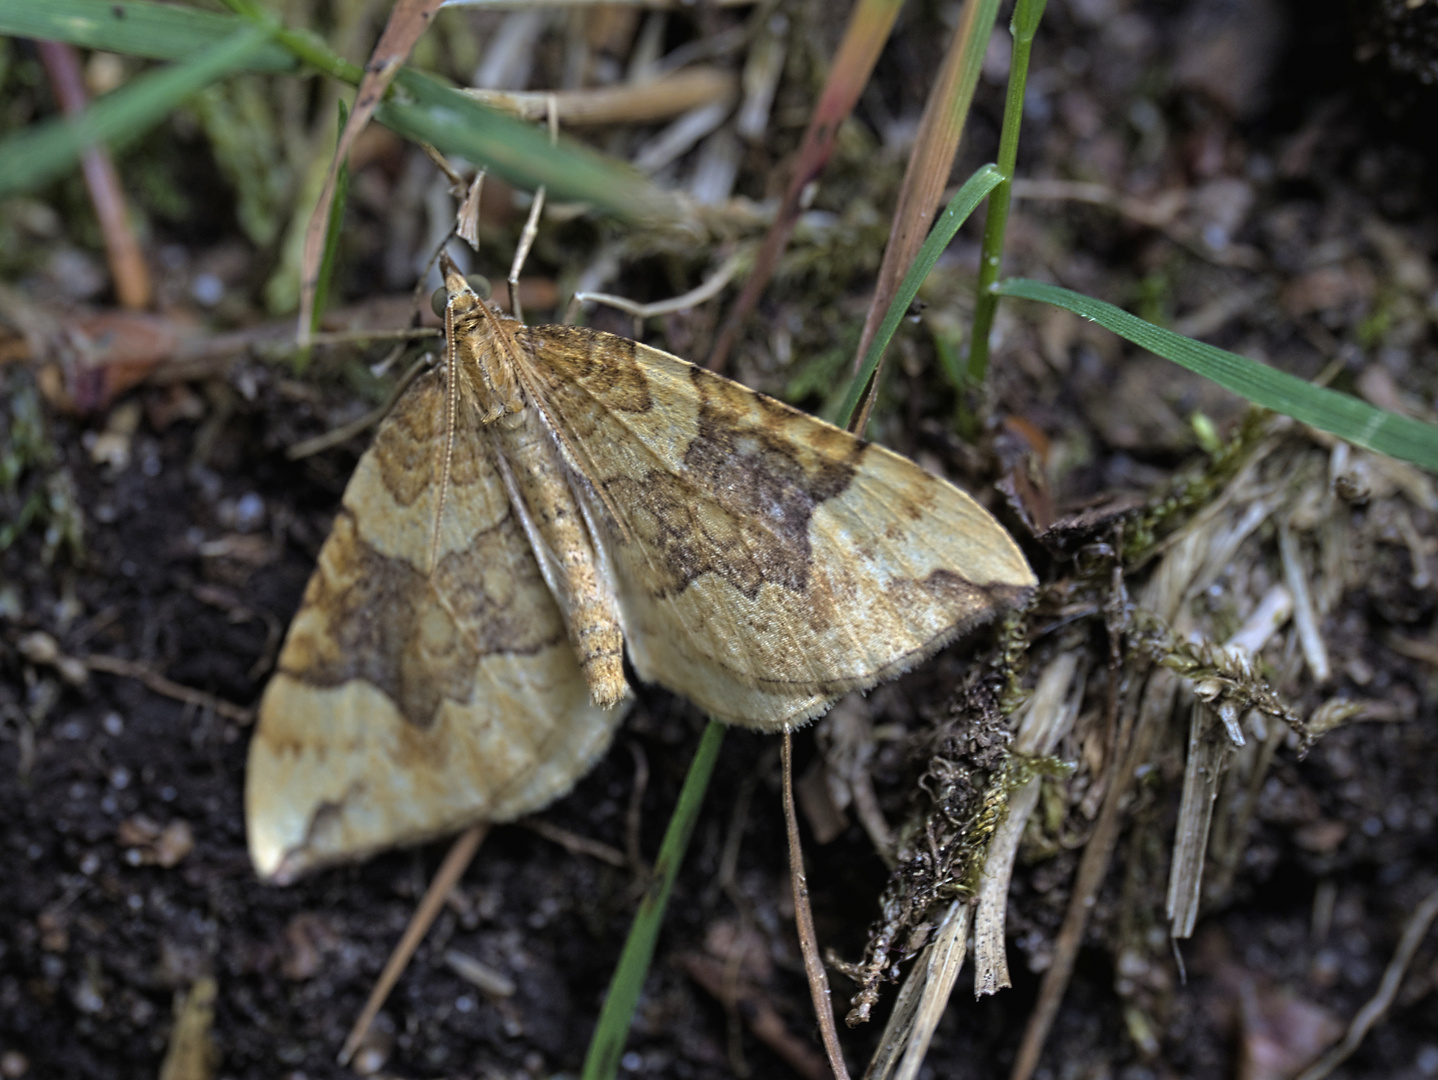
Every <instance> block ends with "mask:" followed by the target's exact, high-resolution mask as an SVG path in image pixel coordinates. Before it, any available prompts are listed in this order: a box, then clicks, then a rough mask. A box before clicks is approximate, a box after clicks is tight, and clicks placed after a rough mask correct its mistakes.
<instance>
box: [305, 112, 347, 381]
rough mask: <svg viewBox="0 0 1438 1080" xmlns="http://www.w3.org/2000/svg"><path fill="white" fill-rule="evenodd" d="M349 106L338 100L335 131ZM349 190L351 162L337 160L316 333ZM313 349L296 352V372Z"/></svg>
mask: <svg viewBox="0 0 1438 1080" xmlns="http://www.w3.org/2000/svg"><path fill="white" fill-rule="evenodd" d="M349 112H350V111H349V109H348V108H347V107H346V106H345V103H344V102H343V101H341V102H340V115H339V124H338V126H337V127H336V128H335V131H336V132H337V133H339V132H343V131H344V129H345V124H346V123H347V122H348V121H349ZM349 190H350V163H349V159H348V158H346V159H345V160H343V161H341V162H340V167H339V171H338V172H337V173H336V174H335V198H334V203H333V204H332V205H331V207H330V217H329V221H328V222H327V223H326V225H325V246H324V251H323V252H322V253H321V254H320V269H319V273H318V274H317V275H316V277H315V302H314V307H313V308H311V309H310V333H311V334H317V333H319V330H320V324H321V323H322V322H323V321H324V315H325V306H326V305H327V304H328V303H329V297H330V282H331V281H333V280H334V273H335V260H336V259H337V258H338V257H339V251H340V234H341V233H343V232H344V220H345V200H346V199H347V198H348V197H349ZM312 351H313V350H312V348H311V346H309V345H305V346H303V347H301V348H300V350H299V351H298V352H296V353H295V371H296V372H299V373H303V372H304V370H305V368H306V367H308V366H309V362H310V354H311V353H312Z"/></svg>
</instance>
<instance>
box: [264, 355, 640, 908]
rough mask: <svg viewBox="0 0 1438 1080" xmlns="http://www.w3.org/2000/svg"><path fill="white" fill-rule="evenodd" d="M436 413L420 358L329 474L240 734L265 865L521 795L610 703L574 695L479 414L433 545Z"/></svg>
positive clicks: (604, 728) (434, 384)
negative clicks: (314, 555)
mask: <svg viewBox="0 0 1438 1080" xmlns="http://www.w3.org/2000/svg"><path fill="white" fill-rule="evenodd" d="M444 424H445V410H444V388H443V378H442V376H440V375H438V374H431V375H428V376H426V377H425V378H423V379H422V380H420V381H419V382H418V383H417V384H416V385H415V386H414V387H412V388H411V389H410V390H409V392H408V393H406V394H405V395H404V397H403V398H402V399H401V400H400V401H399V403H398V404H397V405H396V407H395V410H394V412H393V413H392V414H391V415H390V417H389V418H388V419H387V420H386V421H385V422H384V424H383V425H382V426H381V427H380V429H379V432H378V433H377V435H376V437H375V441H374V445H373V446H372V447H371V448H370V449H369V451H368V452H367V453H366V454H365V455H364V457H363V458H362V459H361V460H360V463H359V466H358V467H357V468H356V470H355V474H354V477H353V478H352V479H351V480H350V483H349V486H348V487H347V488H346V490H345V495H344V503H343V508H342V509H341V511H340V513H339V515H338V517H337V519H336V522H335V527H334V529H333V531H332V532H331V534H330V537H329V539H328V540H327V541H326V542H325V545H324V548H323V550H322V551H321V553H320V558H319V565H318V567H317V568H316V570H315V573H314V576H313V577H312V578H311V580H310V583H309V586H308V587H307V588H306V590H305V596H304V600H303V602H302V604H301V607H300V611H299V613H298V614H297V615H296V616H295V619H294V622H293V623H292V625H291V627H290V631H289V635H288V637H287V639H286V642H285V646H284V649H283V651H282V652H281V654H280V657H279V662H278V672H277V674H276V675H275V676H274V678H273V679H272V680H271V681H270V684H269V686H268V687H267V688H266V690H265V694H264V697H263V699H262V701H261V704H260V716H259V723H258V726H257V729H256V732H255V736H254V739H253V741H252V743H251V746H250V759H249V768H248V773H247V777H246V789H245V813H246V820H247V827H248V832H249V845H250V854H251V858H252V860H253V861H254V864H255V867H256V869H257V870H258V871H259V873H260V875H261V876H262V877H266V878H274V879H277V880H288V879H290V878H293V877H294V876H295V875H297V874H298V873H301V872H303V871H305V870H307V869H310V868H312V867H314V866H317V865H322V864H324V863H330V862H336V861H340V860H346V859H353V858H360V857H363V856H365V855H369V854H372V853H374V852H376V851H379V850H382V849H384V848H386V847H391V846H394V845H396V844H401V843H409V842H414V841H418V840H422V839H426V838H428V837H432V836H436V835H440V834H443V833H446V832H450V831H453V830H456V829H459V828H462V827H464V826H466V825H468V824H470V823H472V822H474V821H477V820H492V821H503V820H509V819H512V818H514V817H518V816H520V815H523V814H526V813H529V812H531V811H533V810H535V809H538V808H539V807H541V806H544V805H545V804H547V803H548V802H550V801H552V800H553V799H555V798H557V797H558V796H560V795H562V794H563V793H565V792H566V791H568V790H569V788H571V787H572V786H573V784H574V782H575V781H576V780H577V779H578V778H579V777H580V776H582V775H583V774H584V773H585V772H587V771H588V769H589V768H590V767H591V766H592V764H593V762H594V761H595V760H597V758H598V757H599V756H600V755H601V754H602V753H603V752H604V750H605V748H606V747H607V746H608V743H609V740H610V737H611V735H612V733H613V731H614V728H615V726H616V725H617V724H618V723H619V721H620V720H621V719H622V717H623V715H624V712H625V711H626V708H627V703H626V706H625V707H620V708H616V709H612V710H605V709H601V708H599V707H598V706H596V705H594V704H593V703H592V702H591V701H590V699H589V693H588V687H587V685H586V683H585V681H584V678H583V676H582V675H581V673H580V670H579V666H578V664H577V662H576V660H575V657H574V652H573V650H572V649H571V648H570V645H569V641H568V639H567V637H566V636H565V630H564V625H563V623H562V621H561V619H560V615H559V611H558V609H557V607H556V606H555V603H554V599H553V597H552V596H551V595H550V593H549V590H548V589H547V588H546V587H545V584H544V581H543V579H542V577H541V576H540V572H539V568H538V566H537V564H536V562H535V558H534V554H533V552H532V551H531V550H530V548H529V545H528V542H527V541H526V540H525V537H524V534H523V531H522V530H521V529H520V527H519V525H518V523H517V522H516V521H515V519H514V516H513V514H512V512H511V510H510V506H509V500H508V497H507V495H506V492H505V490H504V486H503V484H502V483H501V482H500V480H499V477H498V473H497V472H496V469H495V465H494V462H493V459H492V457H491V450H490V446H489V437H488V433H487V432H485V431H484V430H483V429H482V428H481V427H480V426H479V425H478V424H477V423H469V424H461V425H460V426H459V427H458V428H457V430H456V439H455V446H454V454H453V457H452V464H451V469H450V473H449V478H448V488H449V490H448V492H447V494H446V495H445V499H444V513H443V515H442V518H441V519H440V520H439V537H438V542H437V543H436V540H435V528H436V505H437V501H438V499H439V488H440V483H439V475H440V469H439V463H440V460H441V458H440V454H441V449H442V444H443V439H444ZM432 553H437V555H438V562H437V564H436V565H435V566H434V568H433V572H432V573H431V570H430V562H431V557H432Z"/></svg>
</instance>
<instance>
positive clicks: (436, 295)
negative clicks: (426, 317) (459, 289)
mask: <svg viewBox="0 0 1438 1080" xmlns="http://www.w3.org/2000/svg"><path fill="white" fill-rule="evenodd" d="M448 303H449V294H448V293H446V292H445V290H444V286H443V285H441V286H440V287H439V288H437V289H435V290H434V292H432V293H430V294H429V306H430V309H431V310H432V311H433V312H434V313H435V314H436V315H438V316H439V317H440V318H441V319H442V318H444V309H445V305H447V304H448Z"/></svg>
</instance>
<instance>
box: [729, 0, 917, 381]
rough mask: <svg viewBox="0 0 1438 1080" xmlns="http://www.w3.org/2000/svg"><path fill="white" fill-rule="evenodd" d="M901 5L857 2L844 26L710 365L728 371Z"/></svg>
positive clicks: (886, 0) (892, 1) (884, 1)
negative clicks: (805, 199) (785, 182)
mask: <svg viewBox="0 0 1438 1080" xmlns="http://www.w3.org/2000/svg"><path fill="white" fill-rule="evenodd" d="M899 7H900V3H899V2H896V0H858V3H856V4H855V5H854V12H853V14H852V15H851V16H850V17H849V25H848V26H847V27H846V28H845V30H844V40H843V41H842V42H840V43H839V51H838V52H837V53H836V54H835V56H834V63H833V66H832V67H831V68H830V69H829V78H828V80H827V81H826V82H825V84H824V91H823V93H822V94H821V95H820V96H819V102H818V104H817V105H815V106H814V114H813V116H811V117H810V118H809V127H808V129H807V130H806V131H805V132H804V141H803V143H802V144H800V146H799V153H798V155H797V156H796V158H795V164H794V172H793V174H792V175H791V176H790V178H789V185H788V187H787V188H786V189H785V191H784V200H783V202H781V203H780V204H779V211H778V213H776V214H775V215H774V223H773V225H771V226H770V227H769V233H768V235H767V236H765V237H764V246H763V247H761V248H760V249H759V255H758V257H757V258H756V259H755V261H754V270H753V272H752V273H751V274H750V275H749V280H747V281H746V282H744V288H743V289H742V290H741V291H740V293H739V298H738V299H737V300H735V301H734V306H733V307H732V308H730V310H729V317H728V318H727V319H726V320H725V321H724V325H723V327H722V328H721V329H720V331H719V338H718V340H717V341H716V342H715V343H714V349H713V351H711V352H710V354H709V359H708V361H707V365H708V367H709V368H711V369H712V370H714V371H723V370H724V368H725V366H726V365H727V364H728V363H729V351H730V350H731V349H732V348H733V347H734V342H735V340H736V339H737V338H738V336H739V332H740V331H741V330H742V329H743V328H744V323H745V321H746V320H747V319H748V318H749V313H750V312H751V311H753V310H754V305H755V304H757V303H758V302H759V297H760V296H761V295H762V294H763V292H764V288H765V286H767V285H768V284H769V279H770V278H771V277H772V276H773V274H774V269H775V267H776V266H778V264H779V256H780V255H782V254H783V253H784V248H785V247H787V246H788V243H789V237H790V236H792V235H793V232H794V226H795V225H797V224H798V221H799V213H800V211H801V210H802V205H801V204H802V202H803V196H804V192H805V190H806V189H807V188H808V186H809V185H810V184H811V183H812V182H813V181H814V180H815V179H816V178H817V177H818V175H819V174H820V173H821V172H823V171H824V166H825V165H826V164H828V161H829V156H830V154H832V153H833V152H834V140H835V139H836V138H838V135H839V126H840V124H842V123H843V121H844V118H845V117H847V116H848V115H849V114H850V113H851V112H853V110H854V105H855V103H856V102H857V101H858V100H859V95H860V93H862V92H863V89H864V87H865V85H866V84H867V83H868V81H869V73H870V72H872V71H873V70H874V64H875V62H876V61H877V60H878V59H879V52H880V50H882V49H883V47H884V42H885V41H887V40H888V38H889V31H890V29H892V28H893V25H894V18H895V16H897V15H898V13H899Z"/></svg>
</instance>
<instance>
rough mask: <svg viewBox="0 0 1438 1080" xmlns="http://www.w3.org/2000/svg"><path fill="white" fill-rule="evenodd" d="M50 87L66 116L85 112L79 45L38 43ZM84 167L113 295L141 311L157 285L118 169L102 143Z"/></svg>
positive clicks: (83, 161) (84, 158) (86, 98)
mask: <svg viewBox="0 0 1438 1080" xmlns="http://www.w3.org/2000/svg"><path fill="white" fill-rule="evenodd" d="M36 48H37V49H38V50H39V52H40V59H41V61H43V63H44V64H45V73H46V74H47V75H49V76H50V88H51V89H52V90H53V91H54V92H55V99H56V100H57V101H58V102H59V103H60V109H61V111H62V112H63V113H64V114H65V115H66V116H74V115H76V114H77V113H80V112H83V111H84V109H85V106H86V105H87V104H88V103H89V95H88V94H87V93H86V92H85V81H84V79H83V78H82V77H81V75H80V59H79V55H78V54H77V53H76V52H75V49H74V48H73V47H72V46H70V45H64V44H62V43H60V42H58V41H40V42H36ZM80 162H81V168H82V169H83V171H84V174H85V186H86V187H87V188H88V189H89V191H90V201H91V203H93V204H94V206H95V216H96V217H97V218H99V219H100V232H101V234H102V235H103V236H104V238H105V255H106V258H107V259H108V260H109V262H110V277H111V278H113V279H114V282H115V299H117V300H118V301H119V302H120V306H121V307H124V308H129V309H130V310H132V311H140V310H143V309H144V308H147V307H149V306H150V298H151V296H152V294H153V291H154V290H153V288H152V286H151V282H150V268H149V267H148V266H147V265H146V264H145V256H144V253H143V252H142V251H141V250H140V241H139V239H138V238H137V237H136V236H135V230H134V229H132V228H131V227H130V213H129V210H128V208H127V206H126V203H125V191H124V189H123V188H122V187H121V186H120V177H119V175H118V174H117V173H116V172H115V162H114V160H113V159H112V158H111V157H110V151H109V150H107V149H106V148H105V147H104V146H91V147H89V148H88V149H86V150H85V152H84V154H83V155H81V159H80Z"/></svg>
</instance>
